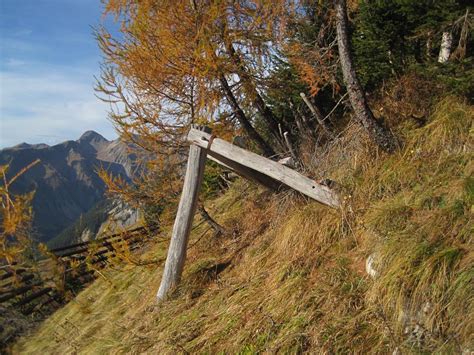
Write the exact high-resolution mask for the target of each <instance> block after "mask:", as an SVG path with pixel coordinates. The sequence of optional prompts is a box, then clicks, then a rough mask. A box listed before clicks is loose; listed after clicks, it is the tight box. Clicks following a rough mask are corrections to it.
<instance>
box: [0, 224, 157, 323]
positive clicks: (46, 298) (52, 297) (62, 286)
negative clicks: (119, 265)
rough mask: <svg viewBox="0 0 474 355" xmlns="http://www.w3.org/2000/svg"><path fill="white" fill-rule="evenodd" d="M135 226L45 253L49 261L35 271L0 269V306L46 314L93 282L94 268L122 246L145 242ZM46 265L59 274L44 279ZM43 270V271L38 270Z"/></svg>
mask: <svg viewBox="0 0 474 355" xmlns="http://www.w3.org/2000/svg"><path fill="white" fill-rule="evenodd" d="M155 229H156V228H153V229H152V230H150V229H146V228H145V227H138V228H135V229H132V230H128V231H125V232H123V233H116V234H112V235H109V236H107V237H105V238H102V239H99V240H94V241H88V242H82V243H77V244H72V245H68V246H65V247H60V248H54V249H51V250H49V251H50V252H51V253H52V254H53V255H52V258H51V259H54V262H53V261H52V260H50V259H48V260H43V261H40V262H39V267H38V271H33V270H29V269H25V268H16V267H15V266H1V267H0V305H2V306H5V307H11V308H13V309H15V310H17V311H19V312H21V313H23V314H24V315H30V314H32V313H34V312H39V313H43V314H44V313H49V312H51V311H52V310H54V309H57V308H58V307H60V306H61V305H63V304H64V303H65V302H67V299H66V298H65V292H67V291H71V290H72V291H77V289H79V288H81V287H83V286H84V285H86V284H88V283H89V282H91V281H92V280H94V279H95V272H94V269H100V268H103V267H105V266H106V265H107V261H108V260H110V258H112V257H114V256H116V255H117V254H118V253H120V249H121V248H122V247H126V248H128V249H129V250H134V249H137V248H139V247H141V245H142V244H143V243H144V242H146V241H147V238H145V237H146V236H147V235H148V234H149V232H151V231H154V230H155ZM47 263H50V265H49V268H51V263H52V264H53V265H52V267H53V268H57V269H60V270H61V274H60V275H55V277H54V276H51V275H48V276H46V277H45V274H46V273H48V272H49V273H51V270H50V271H48V272H45V270H44V269H47V268H48V267H47V266H46V265H47ZM41 269H43V270H41Z"/></svg>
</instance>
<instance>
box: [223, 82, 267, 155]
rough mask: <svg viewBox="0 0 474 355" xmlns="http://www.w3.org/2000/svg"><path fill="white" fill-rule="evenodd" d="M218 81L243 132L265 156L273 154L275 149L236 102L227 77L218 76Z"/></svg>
mask: <svg viewBox="0 0 474 355" xmlns="http://www.w3.org/2000/svg"><path fill="white" fill-rule="evenodd" d="M219 81H220V83H221V88H222V91H223V92H224V95H225V97H226V98H227V101H228V102H229V105H230V106H231V107H232V110H234V114H235V116H236V117H237V120H238V121H239V123H240V124H241V125H242V127H243V128H244V130H245V132H247V134H248V135H249V137H250V138H251V139H252V140H254V141H255V143H257V144H258V146H259V147H260V149H261V150H262V152H263V154H264V155H265V156H267V157H270V156H272V155H275V151H274V150H273V149H272V148H271V147H270V146H269V145H268V143H267V142H265V140H264V139H263V138H262V136H261V135H260V134H258V132H257V131H256V130H255V128H253V126H252V125H251V124H250V121H249V120H248V118H247V116H246V115H245V113H244V111H243V110H242V109H241V108H240V106H239V103H238V102H237V99H236V98H235V96H234V93H233V92H232V89H231V88H230V86H229V83H228V82H227V79H226V78H225V77H224V75H221V76H220V78H219Z"/></svg>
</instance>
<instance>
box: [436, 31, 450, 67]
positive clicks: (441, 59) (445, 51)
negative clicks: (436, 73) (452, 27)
mask: <svg viewBox="0 0 474 355" xmlns="http://www.w3.org/2000/svg"><path fill="white" fill-rule="evenodd" d="M452 45H453V34H452V33H451V32H443V37H442V38H441V48H440V49H439V56H438V63H446V62H447V61H448V60H449V56H450V55H451V47H452Z"/></svg>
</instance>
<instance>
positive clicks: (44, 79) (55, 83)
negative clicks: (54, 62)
mask: <svg viewBox="0 0 474 355" xmlns="http://www.w3.org/2000/svg"><path fill="white" fill-rule="evenodd" d="M25 68H26V69H25ZM8 69H9V70H4V71H0V147H8V146H12V145H15V144H18V143H21V142H27V143H48V144H55V143H59V142H61V141H64V140H68V139H77V138H78V137H79V136H80V135H81V134H82V133H83V132H84V131H86V130H96V131H97V132H99V133H101V134H103V135H104V136H105V137H106V138H109V139H111V138H115V133H114V130H113V127H112V124H111V123H110V122H109V121H108V120H107V105H106V104H104V103H103V102H101V101H99V100H98V99H97V98H96V97H95V96H94V91H93V85H94V79H93V73H91V71H90V70H87V69H86V68H82V69H81V68H79V69H77V68H68V67H54V66H44V65H35V64H34V63H22V65H21V66H8Z"/></svg>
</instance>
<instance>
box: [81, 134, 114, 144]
mask: <svg viewBox="0 0 474 355" xmlns="http://www.w3.org/2000/svg"><path fill="white" fill-rule="evenodd" d="M79 142H88V143H91V142H108V140H107V139H105V138H104V137H103V136H101V135H100V134H99V133H97V132H96V131H86V132H84V133H83V134H82V136H81V137H80V138H79Z"/></svg>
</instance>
